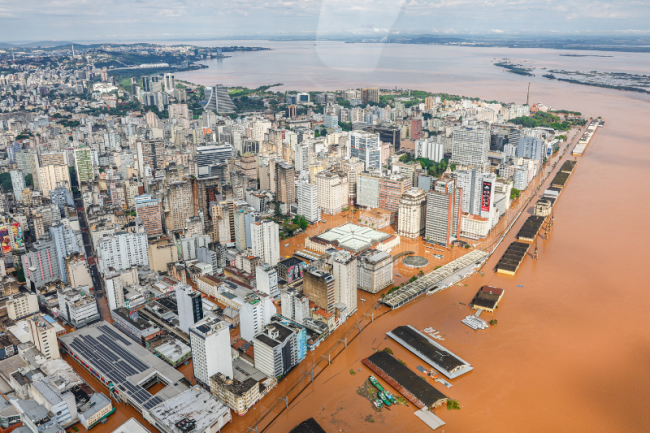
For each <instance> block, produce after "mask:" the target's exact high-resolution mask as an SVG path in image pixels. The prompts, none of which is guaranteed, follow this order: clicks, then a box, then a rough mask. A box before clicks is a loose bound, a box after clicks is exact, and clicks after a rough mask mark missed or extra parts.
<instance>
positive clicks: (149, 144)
mask: <svg viewBox="0 0 650 433" xmlns="http://www.w3.org/2000/svg"><path fill="white" fill-rule="evenodd" d="M135 145H136V151H137V153H138V173H139V176H140V178H144V175H145V167H147V166H148V167H149V169H151V171H152V172H153V174H154V175H155V173H156V172H158V171H160V170H163V168H164V163H165V142H164V141H163V140H162V139H156V140H138V141H136V143H135Z"/></svg>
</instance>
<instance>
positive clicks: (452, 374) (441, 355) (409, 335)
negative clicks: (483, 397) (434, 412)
mask: <svg viewBox="0 0 650 433" xmlns="http://www.w3.org/2000/svg"><path fill="white" fill-rule="evenodd" d="M386 335H388V336H389V337H390V338H392V339H393V340H395V341H396V342H398V343H399V344H401V345H402V346H404V348H406V349H408V350H409V351H410V352H411V353H413V354H414V355H415V356H417V357H418V358H420V359H421V360H422V361H424V362H426V363H427V364H429V365H430V366H431V367H433V368H435V369H436V370H438V371H439V372H440V373H442V374H444V375H445V376H446V377H447V378H449V379H455V378H457V377H458V376H461V375H463V374H465V373H467V372H468V371H471V370H473V369H474V367H472V366H471V365H469V363H468V362H467V361H465V360H463V359H461V358H459V357H458V356H457V355H455V354H454V353H452V352H450V351H449V350H447V349H445V348H444V347H443V346H441V345H440V344H438V343H436V342H435V341H433V340H432V339H430V338H429V337H427V336H426V335H425V334H423V333H421V332H420V331H418V330H417V329H415V328H414V327H412V326H410V325H407V326H398V327H397V328H395V329H393V330H392V331H390V332H387V333H386Z"/></svg>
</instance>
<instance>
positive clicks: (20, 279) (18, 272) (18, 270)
mask: <svg viewBox="0 0 650 433" xmlns="http://www.w3.org/2000/svg"><path fill="white" fill-rule="evenodd" d="M16 279H17V280H18V282H19V283H24V282H25V271H23V267H22V266H18V267H17V268H16Z"/></svg>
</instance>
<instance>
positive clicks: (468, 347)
mask: <svg viewBox="0 0 650 433" xmlns="http://www.w3.org/2000/svg"><path fill="white" fill-rule="evenodd" d="M250 42H251V43H249V45H258V46H263V45H264V44H263V41H250ZM277 45H278V46H280V44H277ZM266 46H268V45H266ZM332 46H333V47H334V48H333V49H336V50H337V51H338V52H342V53H343V54H342V56H343V57H342V58H343V59H345V60H344V61H342V62H341V64H340V65H338V68H334V67H332V68H328V66H327V65H326V62H323V61H320V60H318V56H316V54H314V53H316V51H317V50H316V49H313V52H312V53H310V52H309V50H308V49H306V48H305V54H304V55H302V58H304V59H311V58H312V57H316V58H317V60H318V61H313V62H311V60H310V61H305V64H304V65H301V64H299V63H298V62H291V61H290V56H291V53H290V52H289V51H290V48H287V49H283V48H281V47H280V48H278V49H277V50H276V51H269V52H265V53H263V54H260V56H274V58H275V59H276V61H277V63H278V64H281V65H282V68H280V67H276V66H272V67H271V68H270V70H264V71H263V73H261V72H262V71H259V70H258V72H246V70H249V69H244V68H245V66H244V65H245V64H246V63H247V62H250V61H253V59H256V60H257V61H260V62H263V61H264V59H261V58H254V57H252V56H253V54H242V55H241V56H240V55H238V56H240V57H241V59H239V57H236V58H235V57H233V59H234V60H235V61H233V62H232V63H228V61H229V59H225V60H224V61H223V63H222V64H221V66H215V68H216V69H217V71H215V70H211V69H207V70H201V71H198V72H197V73H186V74H185V75H184V76H183V77H182V78H183V79H187V80H190V81H194V82H199V83H201V84H206V85H214V83H217V82H223V83H224V84H227V85H242V86H249V87H255V86H257V85H260V84H269V83H275V82H282V83H284V88H287V89H297V90H326V89H337V88H350V87H359V86H361V87H362V86H366V85H371V84H372V85H379V86H385V87H393V86H398V87H405V88H413V89H422V90H429V91H434V92H445V93H449V94H460V95H467V96H473V97H480V98H482V99H485V100H499V101H504V102H511V101H516V102H519V103H522V102H525V96H526V87H527V84H528V82H531V83H532V86H531V89H532V90H531V101H534V102H537V101H540V102H543V103H544V104H546V105H550V106H551V107H553V108H556V109H567V110H575V111H580V112H582V113H583V114H584V115H585V116H602V117H603V119H604V120H605V121H606V125H605V127H604V128H600V129H599V131H598V132H597V133H596V136H595V138H594V140H593V141H592V142H591V144H590V145H589V147H588V148H587V150H586V152H585V154H584V156H582V157H579V158H578V165H577V168H576V170H575V171H574V174H573V175H572V176H571V179H570V181H569V182H568V185H567V187H566V188H565V190H564V192H563V193H562V196H561V197H560V199H559V200H558V202H557V204H556V206H555V210H554V213H555V226H554V228H553V231H552V233H551V235H550V237H549V240H547V241H543V240H541V239H540V240H539V248H540V257H539V260H538V261H534V260H532V259H531V257H530V256H528V257H526V259H525V260H524V262H523V264H522V266H521V268H520V270H519V272H518V273H517V275H516V277H508V276H503V275H497V274H495V273H494V272H493V270H492V269H493V267H494V265H495V264H496V261H497V260H498V258H499V257H500V255H501V254H502V252H503V250H504V249H505V248H506V247H507V244H508V243H509V242H505V243H504V244H503V245H501V246H500V248H499V249H498V250H497V252H496V254H495V255H494V256H493V257H492V258H491V259H490V261H489V263H488V264H487V266H486V267H485V268H484V271H485V276H483V277H481V276H480V275H475V276H474V277H472V278H471V279H470V280H468V281H466V282H465V283H467V286H466V287H465V286H460V287H452V288H450V289H447V290H445V291H443V292H441V293H438V294H436V295H433V296H430V297H428V298H426V299H424V300H421V301H418V302H416V303H413V304H411V305H408V306H405V307H403V308H401V309H399V310H396V311H393V312H390V313H388V314H386V315H384V316H382V317H381V318H379V319H378V320H376V321H374V322H373V323H372V324H370V325H369V326H370V327H369V328H367V329H366V330H365V331H364V332H362V333H361V334H360V335H359V337H357V338H356V339H354V341H352V342H351V343H350V344H348V348H347V349H346V350H344V351H343V352H342V354H341V355H339V356H338V357H337V358H336V359H335V360H334V362H333V363H332V365H331V366H330V367H329V368H327V369H325V370H324V372H323V373H322V374H321V375H319V376H318V377H317V378H316V380H315V381H314V384H313V385H310V386H309V387H308V388H307V389H306V390H305V391H304V392H302V393H301V394H300V395H299V397H298V398H296V399H295V401H294V402H293V403H292V404H291V405H290V407H289V410H288V411H287V410H285V411H284V412H283V413H282V414H281V415H280V416H278V418H277V419H276V420H275V421H274V423H273V424H272V425H271V427H270V428H269V429H268V430H267V431H270V432H286V431H288V430H289V429H291V428H292V427H293V426H295V425H296V424H298V423H299V422H300V421H302V420H304V419H305V418H308V417H310V416H313V417H314V418H316V419H317V420H318V421H319V422H320V424H321V425H322V426H323V428H325V430H326V431H328V432H339V431H346V432H352V431H354V432H361V431H387V430H388V429H392V430H393V431H410V432H426V431H429V429H428V427H426V426H425V425H424V424H423V423H422V422H421V421H420V420H419V419H417V418H416V417H415V416H413V412H414V408H413V407H409V408H407V407H404V406H398V407H394V408H392V410H391V411H386V410H383V411H382V412H381V413H376V412H374V411H373V409H372V407H371V405H370V404H369V403H368V402H367V401H366V400H364V399H363V398H361V397H359V396H357V394H356V389H357V387H358V386H359V385H360V384H361V383H362V382H363V381H364V380H365V379H366V378H367V376H368V374H369V371H368V370H367V369H366V368H365V367H363V366H362V364H361V359H363V358H365V357H367V356H369V355H371V354H372V353H373V350H374V349H381V348H383V347H385V346H389V347H390V348H391V349H392V350H393V351H394V352H395V356H396V357H398V358H399V359H402V360H403V361H404V362H405V363H406V364H407V365H408V366H409V368H411V369H412V370H415V367H416V366H418V365H423V363H422V362H421V361H420V360H419V359H417V358H416V357H415V356H413V355H411V354H410V353H409V352H407V351H406V350H404V349H403V348H402V347H401V346H399V345H397V344H396V343H394V342H393V341H390V340H386V339H385V332H387V331H389V330H391V329H393V328H394V327H395V326H398V325H406V324H410V325H413V326H414V327H416V328H418V329H422V328H424V327H427V326H431V327H434V328H435V329H437V330H440V331H441V332H442V334H443V335H444V338H445V341H444V342H442V343H443V345H444V346H446V347H447V348H449V349H450V350H451V351H453V352H455V353H456V354H458V355H459V356H461V357H462V358H463V359H465V360H467V361H468V362H470V363H471V364H472V365H473V366H474V370H473V371H471V372H470V373H468V374H466V375H464V376H462V377H460V378H458V379H455V380H453V381H452V383H453V385H454V386H453V387H452V388H450V389H441V390H442V391H443V392H444V393H445V394H447V395H448V396H449V397H451V398H455V399H457V400H458V401H459V402H460V404H461V405H462V409H461V410H460V411H447V410H446V409H438V410H437V411H436V413H437V414H438V415H439V416H440V417H441V418H442V419H443V420H444V421H445V422H446V423H447V425H445V426H444V427H443V428H444V430H445V431H446V432H476V433H480V432H494V431H504V432H521V431H526V432H575V431H591V432H611V431H628V432H643V431H647V425H648V424H649V423H650V409H648V408H647V406H646V405H645V402H646V401H647V400H648V399H649V398H650V370H649V369H648V368H647V365H648V359H650V341H649V340H650V333H649V332H648V330H647V329H648V328H647V325H646V324H645V320H644V318H645V314H646V312H647V311H648V307H650V300H649V296H648V294H647V288H648V283H647V280H646V278H645V277H644V276H643V275H644V271H645V269H647V262H648V258H649V256H650V254H649V253H648V251H647V245H648V244H649V241H650V234H649V233H648V230H646V229H645V226H644V222H643V221H645V220H646V219H647V215H648V213H649V212H650V203H649V202H648V200H647V197H648V195H649V194H648V191H647V188H648V184H650V170H649V167H650V140H649V135H650V134H649V133H648V129H647V126H646V119H647V117H648V113H650V104H649V101H650V98H649V97H648V96H647V95H642V94H639V93H633V92H623V91H616V90H607V89H601V88H596V87H590V86H581V85H573V84H569V83H562V82H558V81H556V80H553V81H550V80H546V79H544V78H542V77H541V76H540V74H539V73H538V74H537V76H536V77H521V76H517V75H514V74H509V73H507V72H505V71H503V70H500V69H499V68H496V67H494V66H493V65H492V64H491V62H492V61H493V60H494V59H496V58H504V57H508V58H518V59H532V60H533V61H537V62H540V63H544V66H548V67H556V68H560V69H567V70H607V71H615V72H616V71H627V72H633V73H637V74H648V73H650V58H649V57H648V56H647V55H637V54H627V53H626V54H623V53H607V54H611V55H612V56H613V57H612V58H609V59H594V58H588V59H587V58H570V57H560V56H559V54H561V53H562V52H561V51H553V50H523V49H522V50H516V49H483V48H463V47H436V46H403V45H386V46H383V47H382V48H381V51H382V54H381V56H382V57H381V59H383V60H380V61H379V63H375V65H378V66H377V67H374V66H371V67H365V68H364V67H363V66H361V67H359V68H358V69H355V67H356V63H358V62H362V60H363V58H364V50H366V51H372V49H373V48H372V47H371V46H360V45H354V44H347V45H346V44H338V45H332ZM296 50H297V49H296ZM257 54H258V53H255V55H257ZM355 56H356V57H355ZM357 57H358V59H361V60H349V59H352V58H355V59H356V58H357ZM410 59H413V60H410ZM393 60H394V61H393ZM267 61H268V62H271V60H267ZM271 64H275V63H273V62H271ZM215 65H216V63H215ZM233 65H234V66H233ZM350 65H352V66H350ZM292 66H295V67H294V68H292ZM348 66H349V67H348ZM238 68H240V69H238ZM346 68H347V69H346ZM253 69H254V68H251V69H250V71H253ZM287 69H290V70H291V74H286V73H285V74H284V75H282V74H281V70H285V71H286V70H287ZM301 72H304V73H303V74H301ZM321 72H322V73H321ZM179 75H180V74H179ZM195 78H196V79H195ZM531 210H532V209H530V208H529V209H528V212H530V211H531ZM332 220H333V219H332V218H331V217H328V223H329V221H332ZM522 222H523V221H522ZM402 246H404V247H406V242H404V243H403V244H402ZM402 246H400V248H401V247H402ZM300 247H302V246H301V245H300ZM409 248H411V247H409ZM284 253H286V251H283V254H284ZM426 257H427V258H429V259H430V266H431V265H433V263H432V262H434V261H435V259H433V260H431V256H430V255H427V256H426ZM400 273H401V272H400ZM402 275H406V274H402ZM398 282H399V280H398ZM485 284H490V285H493V286H497V287H502V288H504V289H505V290H506V293H505V297H504V299H503V301H502V302H501V304H500V306H499V309H498V310H497V312H496V313H494V317H495V318H497V319H498V325H496V326H492V327H490V328H489V329H488V330H485V331H479V332H476V331H472V330H470V329H469V328H467V327H466V326H465V325H463V324H461V322H460V320H461V319H462V318H464V317H465V316H466V315H467V314H470V312H471V311H472V310H470V309H469V308H468V307H467V306H464V305H459V304H458V303H459V302H462V303H465V304H466V303H468V302H469V301H470V300H471V299H472V297H473V295H474V293H475V292H476V291H477V290H478V288H479V287H480V286H482V285H485ZM520 286H521V287H520ZM360 293H361V295H360V296H362V297H364V298H369V297H368V296H367V295H366V294H365V293H363V292H360ZM368 302H369V301H368ZM368 302H366V303H365V304H367V303H368ZM359 305H360V306H361V305H362V303H360V304H359ZM486 316H487V317H488V318H489V317H490V315H486ZM334 337H335V336H334ZM326 343H327V344H334V342H332V341H327V342H326ZM309 361H310V360H309V359H308V360H307V361H306V362H309ZM298 368H302V365H301V366H299V367H298ZM351 369H352V370H353V371H355V372H356V373H357V374H355V375H351V374H350V373H349V371H350V370H351ZM359 369H361V370H362V371H361V372H358V371H357V370H359ZM281 386H282V384H281V385H280V387H281ZM436 386H437V387H438V388H439V389H440V388H441V387H440V386H439V385H438V384H436ZM269 397H271V396H269ZM261 404H269V405H272V404H276V402H268V403H267V402H261ZM370 414H372V416H373V418H374V421H375V422H374V423H369V422H367V421H365V418H366V417H367V416H368V415H370ZM252 424H253V423H249V424H248V425H252ZM233 431H244V428H238V429H236V430H233Z"/></svg>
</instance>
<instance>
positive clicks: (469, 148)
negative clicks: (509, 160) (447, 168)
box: [450, 127, 490, 171]
mask: <svg viewBox="0 0 650 433" xmlns="http://www.w3.org/2000/svg"><path fill="white" fill-rule="evenodd" d="M489 151H490V131H489V130H488V129H483V128H469V127H457V128H454V130H453V135H452V151H451V161H450V163H455V164H458V165H462V166H465V167H473V168H479V169H483V170H485V171H487V169H488V168H489V161H488V152H489Z"/></svg>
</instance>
